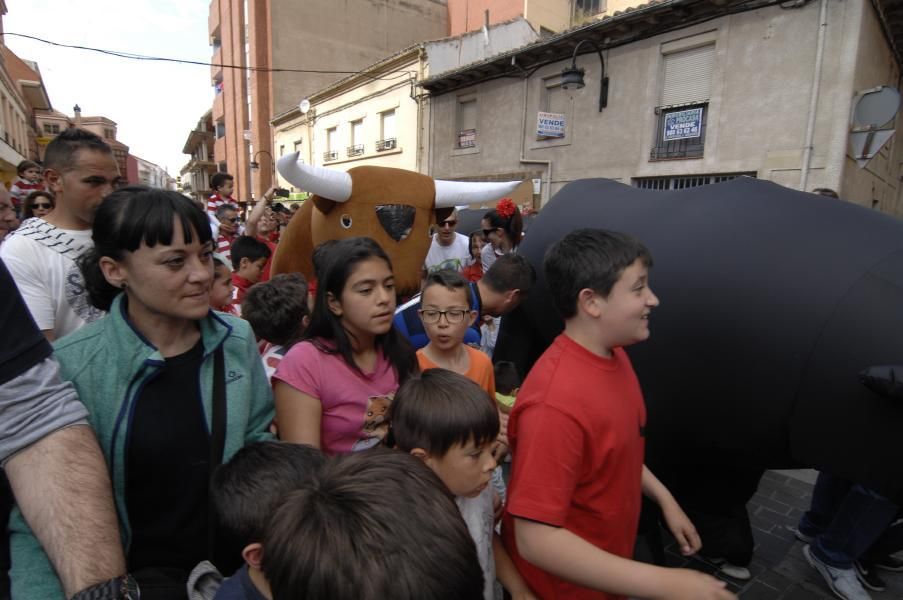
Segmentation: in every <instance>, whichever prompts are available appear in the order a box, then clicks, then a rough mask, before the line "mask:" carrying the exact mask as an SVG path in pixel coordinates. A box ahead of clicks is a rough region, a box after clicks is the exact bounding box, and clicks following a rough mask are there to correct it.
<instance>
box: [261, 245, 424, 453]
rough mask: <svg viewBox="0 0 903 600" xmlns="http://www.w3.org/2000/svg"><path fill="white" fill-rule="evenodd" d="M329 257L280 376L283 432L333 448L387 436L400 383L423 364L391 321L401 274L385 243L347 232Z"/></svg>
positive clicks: (293, 438)
mask: <svg viewBox="0 0 903 600" xmlns="http://www.w3.org/2000/svg"><path fill="white" fill-rule="evenodd" d="M322 259H323V260H322V261H320V262H321V263H322V264H321V265H320V267H319V268H318V269H317V276H318V279H319V287H318V288H317V296H316V302H315V305H314V310H313V315H312V316H311V320H310V326H309V327H308V328H307V331H306V332H305V339H304V340H303V341H302V342H301V343H299V344H295V345H294V346H293V347H292V349H291V350H289V351H288V353H287V354H286V355H285V358H284V359H283V360H282V362H281V363H279V368H278V369H276V374H275V375H273V381H274V382H275V383H274V392H275V395H276V412H277V415H276V417H277V421H278V423H279V436H280V438H282V439H283V440H286V441H290V442H295V443H300V444H310V445H311V446H315V447H318V448H321V449H322V450H323V451H324V452H326V453H327V454H330V455H332V454H340V453H345V452H352V451H357V450H364V449H366V448H370V447H373V446H375V445H377V444H378V443H379V442H380V441H381V440H382V439H383V437H385V434H386V431H387V430H388V422H387V421H386V410H387V408H388V406H389V404H390V403H391V402H392V397H393V396H394V394H395V390H396V389H397V388H398V384H399V383H400V382H402V381H404V380H405V379H406V378H407V377H409V376H410V375H411V374H413V373H416V372H417V371H418V368H417V357H416V356H415V354H414V351H413V349H412V348H411V346H410V344H408V343H407V341H406V340H405V339H404V338H403V337H401V335H400V334H399V333H398V332H397V331H396V330H395V328H394V327H393V326H392V317H393V314H394V310H395V276H394V275H393V273H392V263H391V262H390V261H389V257H388V256H386V253H385V252H384V251H383V249H382V248H380V246H379V244H377V243H376V242H375V241H373V240H372V239H370V238H366V237H353V238H348V239H344V240H340V241H338V242H336V243H335V244H333V245H332V246H331V247H330V248H329V249H328V251H327V252H326V253H325V254H324V255H323V257H322Z"/></svg>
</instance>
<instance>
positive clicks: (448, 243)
mask: <svg viewBox="0 0 903 600" xmlns="http://www.w3.org/2000/svg"><path fill="white" fill-rule="evenodd" d="M457 225H458V211H456V210H454V211H452V213H451V214H450V215H449V216H448V218H447V219H445V220H444V221H439V222H438V223H437V224H436V233H435V234H434V235H433V242H432V244H430V249H429V252H427V254H426V261H424V264H423V270H424V276H426V275H428V274H429V273H435V272H436V271H440V270H443V269H452V270H453V271H457V272H459V273H460V272H461V271H463V270H464V267H466V266H467V261H468V259H469V258H470V239H469V238H468V237H467V236H466V235H461V234H460V233H458V232H457V231H455V227H457Z"/></svg>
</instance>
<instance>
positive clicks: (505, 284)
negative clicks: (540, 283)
mask: <svg viewBox="0 0 903 600" xmlns="http://www.w3.org/2000/svg"><path fill="white" fill-rule="evenodd" d="M462 278H463V275H462ZM535 280H536V272H535V270H534V269H533V266H532V265H531V264H530V263H529V262H528V261H527V259H526V258H524V257H523V256H521V255H519V254H506V255H505V256H500V257H499V259H498V260H497V261H496V262H495V263H494V264H493V265H492V267H491V268H490V269H489V270H488V271H487V272H486V273H485V274H483V277H482V278H481V279H480V280H479V281H477V282H475V283H473V282H470V283H468V282H467V281H466V280H465V284H466V285H468V287H469V288H470V290H469V291H470V294H469V295H468V302H469V303H470V304H469V306H470V308H471V310H474V311H476V314H477V318H479V317H481V316H483V315H489V316H492V317H500V316H502V315H504V314H507V313H509V312H511V311H512V310H514V309H515V308H516V307H517V306H518V304H520V302H521V301H522V300H523V299H524V298H525V297H526V296H527V294H528V293H529V291H530V287H531V286H532V285H533V282H534V281H535ZM424 285H427V284H426V283H424ZM421 308H422V306H421V294H417V295H416V296H414V297H413V298H411V299H410V300H408V301H407V302H405V303H404V304H402V305H401V306H399V307H398V308H396V309H395V320H394V322H393V326H394V327H395V328H396V329H397V330H398V331H399V332H401V334H402V335H404V336H405V337H406V338H407V339H408V341H409V342H411V345H412V346H414V349H415V350H416V349H420V348H423V347H424V346H426V345H427V344H428V343H429V337H427V333H426V330H425V327H424V325H423V322H422V321H421V319H420V312H419V311H420V309H421ZM464 343H465V344H468V345H473V346H474V347H479V345H480V327H479V323H478V322H477V323H476V324H475V325H471V326H469V327H467V328H466V329H465V335H464Z"/></svg>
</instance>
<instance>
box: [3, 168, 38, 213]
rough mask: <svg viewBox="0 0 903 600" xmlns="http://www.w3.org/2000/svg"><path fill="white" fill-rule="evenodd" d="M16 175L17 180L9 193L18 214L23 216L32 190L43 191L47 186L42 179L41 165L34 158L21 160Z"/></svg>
mask: <svg viewBox="0 0 903 600" xmlns="http://www.w3.org/2000/svg"><path fill="white" fill-rule="evenodd" d="M16 175H18V176H17V177H16V180H15V181H13V184H12V185H11V186H10V188H9V195H10V196H12V200H13V206H14V207H15V209H16V216H19V217H21V215H22V212H21V210H22V205H23V204H24V203H25V198H26V197H27V196H28V195H29V194H31V193H32V192H43V191H44V189H45V188H44V183H43V182H42V181H41V165H39V164H38V163H36V162H35V161H33V160H23V161H22V162H20V163H19V165H18V166H17V167H16Z"/></svg>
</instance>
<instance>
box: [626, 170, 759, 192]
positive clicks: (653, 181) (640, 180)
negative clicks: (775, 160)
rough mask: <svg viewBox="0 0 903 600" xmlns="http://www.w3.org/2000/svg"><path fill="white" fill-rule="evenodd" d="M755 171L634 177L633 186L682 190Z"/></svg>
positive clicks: (751, 173) (744, 175) (727, 179)
mask: <svg viewBox="0 0 903 600" xmlns="http://www.w3.org/2000/svg"><path fill="white" fill-rule="evenodd" d="M755 176H756V172H755V171H749V172H745V173H718V174H713V175H678V176H675V177H634V178H633V181H632V184H633V187H636V188H640V189H644V190H661V191H664V190H683V189H687V188H693V187H699V186H700V185H709V184H711V183H720V182H722V181H730V180H731V179H735V178H737V177H755Z"/></svg>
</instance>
